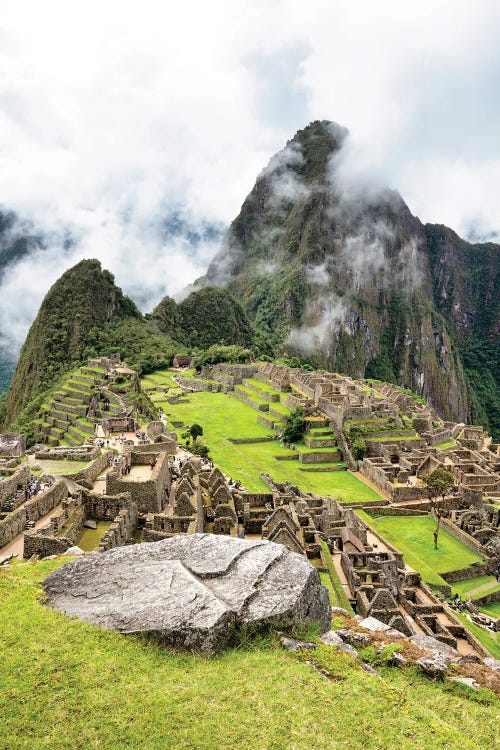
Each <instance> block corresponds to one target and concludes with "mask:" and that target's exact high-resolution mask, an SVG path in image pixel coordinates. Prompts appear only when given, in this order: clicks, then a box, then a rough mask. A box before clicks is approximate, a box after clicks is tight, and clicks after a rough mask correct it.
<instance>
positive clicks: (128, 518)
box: [99, 501, 137, 552]
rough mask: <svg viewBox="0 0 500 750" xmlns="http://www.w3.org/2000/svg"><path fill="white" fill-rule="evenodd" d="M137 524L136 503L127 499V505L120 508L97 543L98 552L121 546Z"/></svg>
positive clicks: (127, 540)
mask: <svg viewBox="0 0 500 750" xmlns="http://www.w3.org/2000/svg"><path fill="white" fill-rule="evenodd" d="M136 526H137V505H136V503H133V502H131V501H129V506H128V507H126V508H122V509H121V510H120V511H119V513H118V515H117V516H116V517H115V518H114V519H113V522H112V523H111V526H110V527H109V528H108V529H107V530H106V533H105V534H104V536H103V537H102V539H101V541H100V543H99V552H104V551H105V550H108V549H113V547H121V546H122V545H123V544H126V543H127V542H129V541H130V539H131V538H132V536H133V533H134V531H135V527H136Z"/></svg>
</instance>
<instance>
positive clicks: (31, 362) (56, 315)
mask: <svg viewBox="0 0 500 750" xmlns="http://www.w3.org/2000/svg"><path fill="white" fill-rule="evenodd" d="M127 317H128V318H141V317H142V316H141V314H140V312H139V311H138V309H137V308H136V306H135V305H134V303H133V302H132V301H131V300H130V299H128V298H127V297H125V296H124V295H123V293H122V291H121V289H119V288H118V287H117V286H116V285H115V283H114V279H113V276H112V275H111V274H110V273H109V272H108V271H103V270H102V268H101V264H100V263H99V261H98V260H82V261H81V262H80V263H78V264H77V265H76V266H74V267H73V268H70V269H69V270H68V271H66V272H65V273H64V274H63V275H62V276H61V278H60V279H58V281H56V283H55V284H54V286H53V287H52V288H51V289H50V290H49V291H48V293H47V295H46V296H45V299H44V300H43V302H42V305H41V307H40V310H39V312H38V315H37V317H36V318H35V321H34V322H33V325H32V326H31V328H30V330H29V333H28V337H27V339H26V341H25V343H24V346H23V348H22V349H21V354H20V356H19V361H18V363H17V367H16V370H15V373H14V377H13V379H12V384H11V387H10V389H9V391H8V394H7V402H6V407H5V415H4V423H5V424H6V425H8V424H10V423H11V422H12V421H13V420H14V419H15V418H16V417H17V416H18V415H19V413H20V412H21V410H22V409H23V408H24V406H25V405H26V404H28V403H29V402H30V401H31V400H32V399H33V398H35V397H36V396H38V395H39V394H40V393H42V392H43V391H44V390H45V389H46V388H47V387H48V386H49V385H50V384H52V383H53V382H54V381H55V380H56V379H57V378H58V377H59V376H60V375H61V374H62V373H63V372H65V371H66V370H67V369H68V368H69V367H71V365H72V363H74V364H79V363H80V362H81V361H82V360H83V358H84V357H85V351H86V349H87V348H88V347H89V345H90V344H91V343H92V342H93V341H94V339H95V338H96V337H98V335H99V332H100V330H101V329H102V328H103V327H104V326H106V325H107V324H109V323H113V322H116V321H119V320H120V319H123V318H127Z"/></svg>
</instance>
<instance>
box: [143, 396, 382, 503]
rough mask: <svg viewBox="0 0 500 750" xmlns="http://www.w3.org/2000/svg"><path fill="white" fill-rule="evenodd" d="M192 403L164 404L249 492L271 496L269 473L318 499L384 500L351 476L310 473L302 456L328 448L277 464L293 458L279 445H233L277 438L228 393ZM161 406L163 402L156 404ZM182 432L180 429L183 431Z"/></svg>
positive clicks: (194, 398) (171, 416) (252, 411)
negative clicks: (199, 430) (196, 431)
mask: <svg viewBox="0 0 500 750" xmlns="http://www.w3.org/2000/svg"><path fill="white" fill-rule="evenodd" d="M188 398H189V403H186V404H169V403H167V402H165V403H162V404H161V406H163V409H164V411H165V413H166V414H167V415H169V416H168V420H169V421H170V422H171V421H172V420H174V421H183V422H184V423H185V424H186V425H188V424H192V423H193V422H197V423H198V424H201V425H202V427H203V430H204V434H203V442H204V443H206V444H207V445H208V446H209V448H210V455H211V457H212V458H213V460H214V462H215V463H216V464H217V465H218V466H219V467H220V468H221V469H222V471H224V472H225V473H226V474H228V475H230V476H232V477H233V478H234V479H239V480H240V481H241V482H242V484H243V485H244V487H245V488H246V489H247V490H249V491H250V492H268V491H269V488H268V487H267V485H266V484H264V482H263V481H262V480H261V479H260V477H259V475H260V474H261V473H262V472H265V473H269V474H271V476H272V477H273V479H276V480H277V481H278V482H285V481H290V482H292V483H293V484H296V485H298V486H299V487H301V488H302V489H303V490H305V491H308V492H314V493H316V494H318V495H332V496H334V497H339V496H340V497H341V498H342V500H343V501H345V502H348V501H358V500H359V501H363V500H379V499H381V498H380V496H379V495H378V493H376V492H375V491H374V490H373V489H372V488H371V487H368V486H367V485H365V484H364V483H363V482H361V481H360V480H359V479H357V478H356V477H354V476H353V475H352V474H350V473H349V472H347V471H332V472H306V471H301V468H310V467H311V466H314V465H315V464H301V463H300V462H299V460H298V451H299V450H303V451H304V452H314V453H316V452H319V453H321V452H323V451H326V452H328V450H329V449H328V448H323V449H322V448H319V449H312V448H307V447H306V446H305V445H304V446H303V445H297V446H296V448H297V450H296V453H297V460H292V461H277V460H276V459H275V458H274V456H287V455H291V454H292V451H290V450H289V449H288V448H282V447H281V445H280V444H279V442H278V441H277V440H273V441H272V442H268V443H252V444H247V445H233V443H231V442H229V440H228V438H230V437H232V438H250V437H265V436H270V435H272V432H271V430H269V428H267V427H264V426H263V425H261V424H259V423H258V422H257V416H258V412H257V411H256V410H255V409H252V408H251V407H250V406H248V405H247V404H245V403H243V402H242V401H239V400H238V399H237V398H234V397H233V396H231V395H230V394H225V393H192V394H189V396H188ZM157 403H158V402H157ZM181 431H182V428H181V429H180V430H178V432H181Z"/></svg>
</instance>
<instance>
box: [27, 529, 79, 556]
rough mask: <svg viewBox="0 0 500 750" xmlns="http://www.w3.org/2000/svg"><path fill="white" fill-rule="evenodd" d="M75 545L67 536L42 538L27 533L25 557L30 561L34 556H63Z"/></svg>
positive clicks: (38, 535)
mask: <svg viewBox="0 0 500 750" xmlns="http://www.w3.org/2000/svg"><path fill="white" fill-rule="evenodd" d="M72 545H73V542H72V541H71V540H70V539H68V538H67V537H65V536H41V535H40V534H33V535H32V534H30V533H28V532H27V533H26V534H25V535H24V553H23V555H24V557H25V558H26V559H27V560H28V559H29V558H30V557H33V555H37V556H38V557H48V556H49V555H62V554H64V552H66V550H67V549H69V548H70V547H71V546H72Z"/></svg>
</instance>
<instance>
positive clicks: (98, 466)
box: [68, 451, 114, 489]
mask: <svg viewBox="0 0 500 750" xmlns="http://www.w3.org/2000/svg"><path fill="white" fill-rule="evenodd" d="M113 455H114V454H113V451H106V452H105V453H101V455H100V456H98V457H97V458H96V459H95V461H92V463H91V464H89V465H88V466H86V467H85V468H84V469H82V470H81V471H78V472H77V473H76V474H72V475H71V479H73V480H74V481H75V482H78V483H79V484H82V485H83V486H84V487H87V488H89V489H90V488H91V487H92V485H93V484H94V482H95V480H96V479H97V477H98V476H99V474H102V472H103V471H104V469H105V468H106V467H107V466H109V457H110V456H113ZM68 476H69V475H68Z"/></svg>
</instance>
